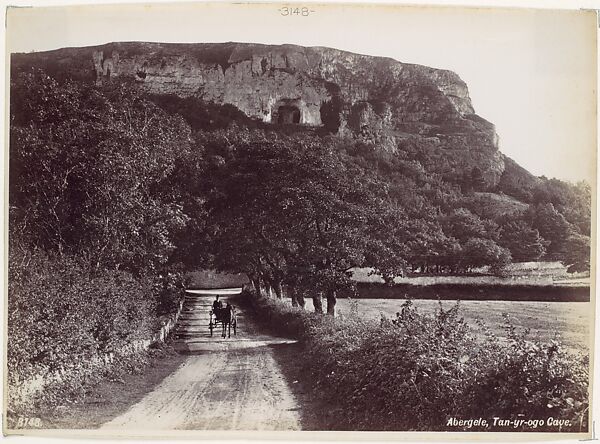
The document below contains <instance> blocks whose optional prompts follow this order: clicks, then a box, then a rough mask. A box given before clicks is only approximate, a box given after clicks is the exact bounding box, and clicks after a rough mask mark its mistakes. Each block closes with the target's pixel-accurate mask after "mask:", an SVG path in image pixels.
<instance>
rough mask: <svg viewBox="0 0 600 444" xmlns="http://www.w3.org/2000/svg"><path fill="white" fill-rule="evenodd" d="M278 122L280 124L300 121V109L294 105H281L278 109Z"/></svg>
mask: <svg viewBox="0 0 600 444" xmlns="http://www.w3.org/2000/svg"><path fill="white" fill-rule="evenodd" d="M277 123H279V124H280V125H287V124H298V123H300V110H299V109H298V107H296V106H293V105H281V106H280V107H279V109H278V110H277Z"/></svg>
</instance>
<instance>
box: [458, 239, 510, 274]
mask: <svg viewBox="0 0 600 444" xmlns="http://www.w3.org/2000/svg"><path fill="white" fill-rule="evenodd" d="M510 260H511V256H510V252H509V251H508V250H507V249H506V248H502V247H500V246H498V245H497V244H496V243H495V242H494V241H492V240H490V239H480V238H473V239H469V240H468V241H467V242H466V243H465V245H464V247H463V265H464V266H465V267H466V268H467V269H468V268H473V267H483V266H485V265H489V266H490V267H491V269H492V270H493V271H500V270H501V269H502V268H503V267H504V266H506V265H508V264H509V263H510Z"/></svg>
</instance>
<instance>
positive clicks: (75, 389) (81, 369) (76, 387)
mask: <svg viewBox="0 0 600 444" xmlns="http://www.w3.org/2000/svg"><path fill="white" fill-rule="evenodd" d="M156 298H157V295H156V294H155V293H154V292H153V288H152V282H151V280H150V279H147V278H146V279H136V278H134V277H133V276H132V275H131V274H129V273H127V272H124V271H118V270H112V271H108V270H102V269H100V270H97V271H95V270H94V271H92V272H91V271H90V268H89V266H88V265H87V264H84V263H81V262H80V261H78V260H77V259H76V258H73V257H69V256H66V255H63V256H53V255H48V254H46V253H42V252H40V251H39V250H38V251H36V252H34V253H21V252H19V253H18V254H17V253H16V252H15V249H14V248H13V249H11V257H10V262H9V300H8V349H7V355H8V387H9V390H8V393H9V409H10V410H19V409H28V408H32V407H34V405H35V404H40V403H41V404H47V405H53V404H58V403H60V402H62V401H64V400H68V399H72V398H74V397H77V396H79V395H81V394H82V393H83V392H84V388H85V386H86V385H89V384H91V383H93V382H94V381H95V380H97V378H98V377H100V376H102V374H103V372H104V371H105V367H106V365H105V362H104V357H105V356H106V355H107V354H112V356H113V357H114V358H115V359H114V362H115V365H114V366H113V367H112V370H111V371H120V370H119V369H128V368H129V369H131V368H132V366H135V365H137V364H135V363H133V361H135V360H136V359H139V357H137V356H134V354H132V351H131V349H130V347H129V346H130V344H131V343H132V342H135V341H138V340H147V339H148V338H150V337H151V333H153V332H154V331H155V330H156V329H157V328H158V320H157V316H156V308H157V307H156V302H155V301H156ZM106 368H111V366H108V367H106Z"/></svg>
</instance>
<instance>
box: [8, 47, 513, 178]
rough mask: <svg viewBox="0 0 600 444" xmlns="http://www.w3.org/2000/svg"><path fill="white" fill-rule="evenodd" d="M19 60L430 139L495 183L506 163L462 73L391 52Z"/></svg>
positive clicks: (17, 63) (98, 50)
mask: <svg viewBox="0 0 600 444" xmlns="http://www.w3.org/2000/svg"><path fill="white" fill-rule="evenodd" d="M12 64H13V70H14V69H16V70H19V69H23V68H28V67H30V66H32V65H33V66H36V65H37V66H41V67H45V68H46V69H48V70H49V71H53V70H54V71H60V72H62V73H67V74H68V75H69V76H71V77H74V78H79V79H88V80H93V81H96V82H98V83H102V82H106V81H109V80H110V79H111V78H115V77H123V78H125V77H126V78H130V79H133V80H135V82H137V83H138V84H139V86H140V87H141V88H143V89H144V90H146V91H148V92H150V93H154V94H174V95H178V96H181V97H189V96H196V97H199V98H202V99H203V100H205V101H210V102H214V103H218V104H225V103H227V104H231V105H234V106H236V107H237V108H239V109H240V110H241V111H243V112H244V113H245V114H246V115H248V116H249V117H252V118H256V119H260V120H262V121H264V122H269V123H275V124H299V125H310V126H324V127H326V128H327V129H329V130H330V131H332V132H335V133H338V134H340V135H346V136H351V137H356V138H360V139H363V140H365V141H366V142H373V143H376V144H377V145H378V146H379V147H381V148H382V149H386V150H389V151H393V152H397V151H398V150H401V149H402V146H403V144H404V143H421V144H425V146H427V147H428V149H430V150H431V151H432V153H434V154H436V155H434V156H432V159H435V158H436V156H438V155H440V153H441V154H443V156H444V165H445V166H444V168H447V169H448V171H447V173H448V174H449V175H451V174H452V171H466V170H469V169H472V168H474V167H478V168H479V169H480V170H481V171H482V172H483V175H484V178H485V180H486V182H487V183H488V185H490V186H494V185H496V184H497V183H498V182H499V180H500V177H501V175H502V173H503V171H504V167H505V166H504V160H503V157H502V155H501V154H500V153H499V152H498V146H497V143H498V140H497V136H496V133H495V130H494V126H493V125H492V124H491V123H489V122H487V121H485V120H484V119H482V118H480V117H479V116H477V115H475V113H474V110H473V106H472V105H471V100H470V98H469V93H468V89H467V86H466V84H465V83H464V82H463V81H462V80H461V79H460V78H459V77H458V76H457V75H456V74H455V73H453V72H451V71H445V70H439V69H434V68H429V67H425V66H420V65H412V64H405V63H401V62H398V61H395V60H392V59H389V58H382V57H371V56H366V55H359V54H353V53H349V52H345V51H340V50H336V49H331V48H322V47H313V48H305V47H301V46H293V45H281V46H268V45H259V44H243V43H223V44H163V43H111V44H107V45H102V46H97V47H89V48H65V49H61V50H56V51H49V52H45V53H34V54H15V55H13V57H12ZM13 72H14V71H13ZM442 173H444V172H443V171H442Z"/></svg>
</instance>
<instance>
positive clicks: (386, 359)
mask: <svg viewBox="0 0 600 444" xmlns="http://www.w3.org/2000/svg"><path fill="white" fill-rule="evenodd" d="M249 300H250V301H251V303H252V305H253V307H254V308H255V311H256V313H257V316H259V318H260V319H261V320H262V321H265V322H268V323H269V325H270V326H271V328H273V329H274V330H275V331H276V332H278V333H281V334H289V335H292V336H294V337H297V338H299V339H300V340H301V341H302V343H303V349H304V355H303V357H302V359H301V361H300V365H301V366H302V367H303V369H302V373H303V374H306V375H308V378H307V379H308V380H309V381H310V386H311V390H312V392H311V393H312V395H313V396H314V397H316V399H319V400H320V401H322V402H324V403H325V404H327V405H328V406H330V408H329V409H328V412H327V414H328V415H329V416H330V417H331V416H332V415H333V416H334V420H333V421H329V423H330V424H329V426H330V427H331V428H335V429H339V430H440V431H441V430H455V431H456V430H465V431H475V430H480V431H492V430H494V431H501V430H505V431H506V430H526V431H533V430H535V431H550V430H551V431H557V430H559V428H560V430H561V431H574V432H578V431H585V430H587V424H588V423H587V421H588V361H587V357H585V356H571V355H569V354H567V353H566V352H564V351H563V350H562V347H561V344H560V343H559V342H558V341H551V342H550V343H548V344H543V343H539V342H534V341H531V340H529V339H528V337H527V333H528V332H526V331H523V332H519V331H517V330H516V329H515V328H514V327H512V326H511V325H510V323H507V325H506V328H507V329H508V331H507V335H506V337H504V338H498V337H496V336H494V335H493V334H492V333H489V332H488V333H485V337H484V338H481V337H475V335H474V334H473V333H472V330H471V328H470V327H469V326H468V325H467V324H466V323H465V322H464V320H463V319H462V318H461V316H460V304H459V303H457V304H456V305H454V306H453V307H452V308H450V309H447V310H444V309H443V307H442V306H441V304H440V308H439V310H438V311H437V312H436V314H435V315H432V316H430V315H425V314H421V313H419V312H417V310H416V309H414V308H413V306H412V305H411V303H410V302H407V303H406V304H405V306H404V310H403V312H402V316H401V317H400V319H399V321H397V322H395V323H393V322H391V321H390V320H388V319H386V318H382V319H381V321H380V322H376V321H372V320H364V319H361V318H360V317H359V316H358V315H357V314H356V313H354V314H351V315H350V316H347V317H344V318H333V317H331V316H323V315H316V314H314V313H309V312H305V311H303V310H302V309H299V308H294V307H291V306H289V305H288V304H285V303H283V302H281V301H279V300H275V299H270V298H266V297H264V296H256V295H254V294H251V295H249ZM473 418H475V419H477V418H484V419H486V420H487V421H488V425H489V427H484V426H479V427H477V426H473V424H471V425H470V426H469V425H464V424H463V425H462V426H457V425H449V421H450V420H452V419H457V420H461V419H465V420H468V419H473ZM494 418H500V419H504V420H515V419H525V420H528V419H533V420H538V421H537V422H536V423H530V424H529V425H527V424H521V425H520V426H519V427H517V429H512V428H511V429H509V428H505V429H502V428H498V427H494V426H493V422H494ZM549 418H554V419H559V420H562V421H563V423H562V425H561V426H560V427H559V426H557V425H556V424H554V423H551V424H548V423H547V421H548V419H549ZM567 421H568V422H567ZM541 422H543V423H541Z"/></svg>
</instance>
